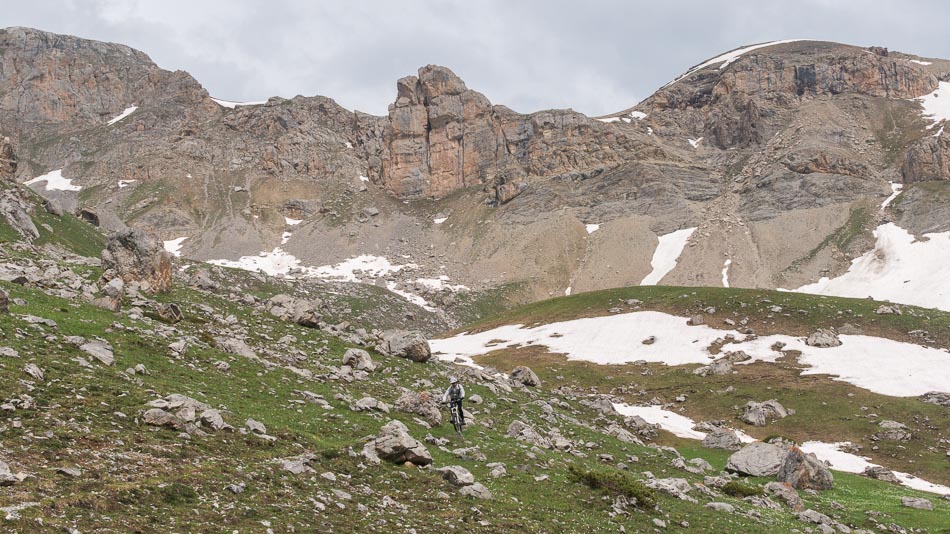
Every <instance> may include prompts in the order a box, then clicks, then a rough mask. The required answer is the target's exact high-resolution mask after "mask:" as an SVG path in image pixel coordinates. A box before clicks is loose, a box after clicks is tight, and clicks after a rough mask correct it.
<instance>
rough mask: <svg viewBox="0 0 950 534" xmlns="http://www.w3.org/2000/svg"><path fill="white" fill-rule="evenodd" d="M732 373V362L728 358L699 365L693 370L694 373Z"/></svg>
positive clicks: (700, 374) (706, 374)
mask: <svg viewBox="0 0 950 534" xmlns="http://www.w3.org/2000/svg"><path fill="white" fill-rule="evenodd" d="M731 373H732V362H731V361H729V359H728V358H719V359H717V360H714V361H713V362H712V363H710V364H709V365H704V366H702V367H698V368H696V369H695V370H694V371H693V374H694V375H699V376H709V375H728V374H731Z"/></svg>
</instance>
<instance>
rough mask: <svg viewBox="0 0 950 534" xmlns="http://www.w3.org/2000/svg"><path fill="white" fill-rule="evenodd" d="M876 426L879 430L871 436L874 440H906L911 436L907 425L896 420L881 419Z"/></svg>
mask: <svg viewBox="0 0 950 534" xmlns="http://www.w3.org/2000/svg"><path fill="white" fill-rule="evenodd" d="M878 426H879V427H881V430H880V431H878V432H875V433H874V435H873V436H871V437H872V438H873V439H875V440H882V439H883V440H888V441H908V440H910V438H911V437H912V435H911V433H910V429H908V428H907V425H905V424H903V423H898V422H897V421H881V422H880V423H878Z"/></svg>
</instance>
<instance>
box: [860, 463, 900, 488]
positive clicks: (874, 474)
mask: <svg viewBox="0 0 950 534" xmlns="http://www.w3.org/2000/svg"><path fill="white" fill-rule="evenodd" d="M861 474H862V475H864V476H866V477H868V478H875V479H877V480H883V481H884V482H890V483H891V484H900V483H901V481H900V479H899V478H897V475H895V474H894V472H893V471H891V470H890V469H887V468H886V467H881V466H879V465H869V466H867V467H865V468H864V472H863V473H861Z"/></svg>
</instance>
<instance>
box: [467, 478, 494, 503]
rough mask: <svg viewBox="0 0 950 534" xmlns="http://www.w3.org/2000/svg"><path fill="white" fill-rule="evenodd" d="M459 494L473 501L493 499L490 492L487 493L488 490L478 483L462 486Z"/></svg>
mask: <svg viewBox="0 0 950 534" xmlns="http://www.w3.org/2000/svg"><path fill="white" fill-rule="evenodd" d="M459 493H461V494H462V495H465V496H467V497H472V498H475V499H483V500H491V499H492V498H493V496H492V494H491V492H490V491H488V488H486V487H485V486H483V485H482V484H481V483H480V482H476V483H474V484H471V485H468V486H463V487H462V489H460V490H459Z"/></svg>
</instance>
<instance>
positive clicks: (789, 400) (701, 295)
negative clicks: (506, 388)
mask: <svg viewBox="0 0 950 534" xmlns="http://www.w3.org/2000/svg"><path fill="white" fill-rule="evenodd" d="M627 299H639V300H642V301H643V304H642V306H641V309H654V310H661V311H666V312H670V313H676V314H680V315H683V316H689V315H691V314H694V313H697V312H699V311H700V310H702V309H704V308H708V307H710V306H713V307H715V308H717V310H716V313H715V314H714V315H712V316H709V317H707V321H708V322H709V324H711V325H713V326H717V325H722V320H723V319H725V318H732V319H734V320H739V319H741V318H745V317H748V318H750V321H749V325H750V326H751V327H753V328H754V329H755V331H756V333H759V334H771V333H789V334H793V335H805V334H808V333H810V332H811V331H813V330H814V329H815V328H817V327H820V326H821V327H826V326H841V325H843V324H845V323H849V324H851V325H855V326H858V327H860V328H861V329H863V330H864V331H865V332H866V333H868V334H873V335H879V336H884V337H889V338H894V339H900V340H908V341H909V340H911V339H913V338H912V337H911V336H909V335H908V334H907V332H909V331H911V330H916V329H923V330H927V331H928V332H930V334H931V335H932V336H934V337H935V338H936V339H937V340H938V342H939V343H941V344H943V345H944V346H946V345H950V339H948V336H950V313H946V312H940V311H935V310H928V309H922V308H913V307H903V308H904V315H900V316H898V315H876V314H875V313H874V310H876V309H877V307H878V306H879V303H878V302H874V301H870V300H864V299H843V298H834V297H819V296H814V295H803V294H798V293H782V292H775V291H766V290H747V289H720V288H673V287H639V288H625V289H617V290H607V291H598V292H591V293H583V294H580V295H575V296H572V297H568V298H557V299H553V300H549V301H544V302H539V303H536V304H531V305H528V306H524V307H522V308H519V309H516V310H513V311H511V312H508V313H506V314H503V315H501V316H498V317H494V318H492V319H489V320H488V321H484V322H482V323H478V324H476V325H475V326H474V327H473V328H472V329H476V330H481V329H487V328H490V327H492V326H495V325H499V324H511V323H524V324H534V323H539V322H555V321H560V320H568V319H573V318H577V317H589V316H598V315H606V314H607V313H608V311H607V310H608V309H609V308H611V307H616V306H619V307H621V308H622V309H624V310H627V311H630V310H632V309H633V308H630V307H627V306H625V305H624V304H623V301H625V300H627ZM775 305H779V306H782V308H783V312H782V313H772V312H771V311H770V307H771V306H775ZM799 310H804V311H806V312H807V313H801V312H800V311H799ZM912 313H913V314H914V315H911V314H912ZM722 326H723V327H726V326H725V325H722ZM895 357H897V355H895ZM478 361H479V363H482V364H485V365H491V366H494V367H496V368H499V369H503V370H506V369H510V368H512V367H513V366H514V365H517V364H526V365H529V366H532V368H533V369H534V370H535V372H537V373H538V374H539V376H541V378H542V379H543V380H545V381H546V382H548V383H549V384H551V385H552V386H558V385H570V386H574V387H583V388H595V389H597V390H598V391H600V392H602V393H609V392H621V393H622V396H623V397H625V398H626V400H627V401H629V402H630V403H644V402H646V401H649V400H650V399H653V398H654V397H656V398H658V399H660V400H661V401H663V402H674V400H675V398H676V397H677V396H679V395H686V397H687V400H686V401H685V402H683V403H680V406H681V407H682V408H683V409H684V410H685V412H686V413H687V414H688V415H690V416H691V417H692V418H694V419H695V420H697V421H700V420H710V419H725V420H729V421H731V422H732V424H734V425H737V426H738V427H740V428H742V429H743V430H745V431H747V432H748V433H749V434H751V435H752V436H754V437H757V438H760V439H762V438H766V437H769V436H774V435H782V436H786V437H789V438H792V439H794V440H796V441H799V442H801V441H805V440H810V439H816V440H823V441H853V442H855V443H857V444H859V445H861V446H862V447H864V451H863V454H866V455H868V456H870V457H872V458H873V459H874V461H876V462H878V463H881V464H883V465H886V466H888V467H890V468H892V469H898V470H902V471H906V472H910V473H915V474H917V475H918V476H923V477H925V478H929V479H931V480H933V481H935V482H941V483H944V484H948V483H950V472H948V470H947V460H946V456H945V453H946V451H947V449H948V447H947V442H946V440H947V439H948V437H950V413H948V410H947V409H945V408H942V407H939V406H936V405H932V404H926V403H922V402H920V401H918V400H917V399H915V398H895V397H888V396H885V395H878V394H875V393H872V392H869V391H867V390H865V389H861V388H858V387H855V386H852V385H850V384H847V383H844V382H838V381H834V380H832V379H830V377H828V376H825V375H809V376H801V374H800V369H801V367H800V366H799V365H798V364H797V362H795V361H794V360H793V359H792V358H790V357H787V358H783V359H782V360H780V361H779V362H777V363H775V364H770V363H764V362H760V363H755V364H751V365H741V366H736V368H735V369H736V371H737V372H736V374H732V375H726V376H710V377H706V378H702V377H699V376H696V375H694V374H692V370H693V369H694V368H696V367H698V365H689V366H672V367H670V366H665V365H660V364H648V365H632V364H630V365H618V366H600V365H595V364H591V363H587V362H576V361H568V360H567V359H566V358H564V357H563V356H560V355H552V354H548V353H547V352H546V351H545V350H543V349H542V348H540V347H532V348H521V349H506V350H499V351H495V352H492V353H490V354H488V355H486V356H483V357H481V358H479V359H478ZM730 386H731V388H732V389H729V388H730ZM623 387H626V388H627V389H628V391H632V392H639V393H630V392H626V393H623V391H624V390H623V389H616V390H615V388H623ZM771 398H776V399H778V400H779V401H780V402H782V403H783V404H784V405H785V406H786V407H789V408H793V409H795V410H797V412H798V413H797V414H796V415H795V416H792V417H788V418H786V419H783V420H781V421H777V422H775V423H772V424H770V425H767V426H765V427H760V428H755V427H748V425H744V424H743V423H741V422H740V421H738V420H737V416H738V415H739V414H740V413H741V410H740V409H739V407H741V406H742V405H744V404H745V403H746V402H748V401H749V400H757V401H762V400H766V399H771ZM883 419H892V420H897V421H901V422H903V423H905V424H907V425H908V426H909V427H911V428H912V429H913V431H914V434H915V438H914V439H913V440H912V441H910V442H908V443H896V442H886V441H883V442H874V441H872V440H871V435H872V434H873V433H874V432H876V431H878V430H879V428H878V426H877V422H878V421H880V420H883ZM874 447H877V450H874V449H873V448H874Z"/></svg>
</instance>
